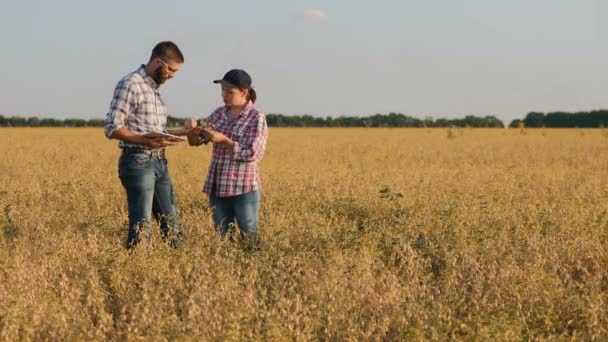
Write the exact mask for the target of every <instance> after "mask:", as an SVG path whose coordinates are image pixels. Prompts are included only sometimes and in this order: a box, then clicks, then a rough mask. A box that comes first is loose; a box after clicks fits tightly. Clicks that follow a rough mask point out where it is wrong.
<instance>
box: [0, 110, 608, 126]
mask: <svg viewBox="0 0 608 342" xmlns="http://www.w3.org/2000/svg"><path fill="white" fill-rule="evenodd" d="M266 120H267V122H268V126H270V127H494V128H500V127H504V124H503V122H502V121H501V120H500V119H498V118H496V117H495V116H493V115H487V116H475V115H467V116H465V117H464V118H457V119H445V118H438V119H433V118H424V119H419V118H416V117H412V116H408V115H404V114H401V113H389V114H375V115H371V116H365V117H359V116H340V117H330V116H327V117H315V116H312V115H284V114H268V115H266ZM521 121H523V123H524V126H525V127H555V128H560V127H563V128H566V127H581V128H596V127H607V126H608V110H596V111H591V112H576V113H569V112H551V113H546V114H545V113H540V112H530V113H528V114H527V115H526V117H525V118H524V119H515V120H513V121H511V123H510V124H509V127H518V125H519V123H520V122H521ZM183 122H184V118H178V117H173V116H169V117H168V119H167V126H170V127H178V126H181V125H182V124H183ZM103 126H104V120H103V119H88V120H86V119H54V118H38V117H36V116H33V117H19V116H11V117H4V116H3V115H0V127H103Z"/></svg>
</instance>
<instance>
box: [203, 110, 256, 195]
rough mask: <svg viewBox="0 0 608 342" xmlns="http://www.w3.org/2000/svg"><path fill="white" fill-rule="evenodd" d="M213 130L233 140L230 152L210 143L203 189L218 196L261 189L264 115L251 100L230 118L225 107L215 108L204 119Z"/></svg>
mask: <svg viewBox="0 0 608 342" xmlns="http://www.w3.org/2000/svg"><path fill="white" fill-rule="evenodd" d="M205 120H206V122H207V123H213V124H214V125H215V129H216V130H217V131H218V132H221V133H222V134H224V135H225V136H227V137H228V138H230V139H232V140H233V141H234V143H235V145H234V148H233V149H232V151H230V150H229V149H227V148H224V147H222V146H220V145H218V144H214V145H213V155H212V157H211V165H210V166H209V173H208V174H207V180H206V181H205V186H204V187H203V192H205V193H206V194H211V192H212V191H213V194H214V195H215V196H217V197H230V196H237V195H241V194H244V193H247V192H250V191H256V190H260V172H259V168H258V162H259V161H260V159H262V156H263V155H264V150H265V148H266V140H267V139H268V126H267V124H266V115H264V114H263V113H260V112H258V111H257V110H256V109H255V108H254V107H253V104H252V103H251V102H250V103H249V104H248V105H247V106H246V107H245V108H244V109H243V110H242V111H241V113H240V114H239V115H238V116H237V117H235V118H231V115H230V113H229V112H228V108H227V107H220V108H218V109H216V110H215V111H214V112H213V113H212V114H211V115H210V116H209V117H207V118H206V119H205Z"/></svg>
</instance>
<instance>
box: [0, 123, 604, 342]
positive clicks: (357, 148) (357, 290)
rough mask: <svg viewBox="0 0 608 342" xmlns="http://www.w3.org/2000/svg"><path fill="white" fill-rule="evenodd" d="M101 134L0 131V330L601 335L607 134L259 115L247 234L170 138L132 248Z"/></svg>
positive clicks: (198, 162)
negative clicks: (168, 181)
mask: <svg viewBox="0 0 608 342" xmlns="http://www.w3.org/2000/svg"><path fill="white" fill-rule="evenodd" d="M117 144H118V143H117V141H116V140H111V141H110V140H107V139H106V138H105V137H104V134H103V129H101V128H2V129H0V151H1V152H0V156H2V158H1V159H0V175H1V176H0V210H1V212H0V340H2V341H15V340H54V341H55V340H56V341H66V340H97V341H101V340H146V341H163V340H178V341H191V340H192V341H200V340H228V341H243V340H268V341H285V340H297V341H301V340H302V341H307V340H331V341H343V340H352V341H365V340H446V339H457V340H526V339H534V340H567V339H568V340H569V339H582V340H606V339H608V153H606V151H607V149H608V130H605V129H587V130H584V129H527V130H526V131H520V130H518V129H470V128H452V129H439V128H437V129H422V128H420V129H389V128H386V129H382V128H378V129H371V128H370V129H365V128H356V129H355V128H353V129H347V128H319V129H315V128H271V129H270V134H269V140H268V145H267V149H266V153H265V155H264V158H263V160H262V162H261V163H260V169H261V177H262V205H261V210H260V232H261V237H262V245H261V248H260V249H259V250H257V249H252V248H249V247H248V246H246V245H244V244H242V243H239V242H238V241H236V242H234V241H224V240H221V239H220V238H219V237H218V235H217V234H216V233H215V231H214V229H213V224H212V220H211V209H210V208H209V205H208V200H207V197H206V196H205V195H204V194H203V193H202V192H201V190H202V186H203V182H204V180H205V176H206V174H207V168H208V166H209V162H210V155H211V149H210V147H209V146H202V147H190V146H187V143H181V144H180V145H178V146H174V147H170V148H169V151H168V160H169V169H170V173H171V176H172V179H173V186H174V189H175V193H176V197H177V207H178V210H179V212H180V219H181V222H182V223H183V224H184V225H185V226H186V241H185V243H184V245H183V246H182V247H181V248H179V249H175V250H174V249H171V248H169V247H168V246H167V245H166V244H164V243H162V241H160V233H159V229H158V225H156V224H155V225H154V226H153V227H154V234H155V236H156V238H155V239H153V240H152V242H150V243H148V244H144V245H141V246H139V247H138V248H137V249H136V250H135V252H134V253H132V254H130V253H129V252H128V251H127V250H126V249H125V242H126V236H127V224H128V217H127V201H126V194H125V191H124V189H123V188H122V186H121V184H120V181H119V179H118V157H119V153H120V150H119V149H118V147H117Z"/></svg>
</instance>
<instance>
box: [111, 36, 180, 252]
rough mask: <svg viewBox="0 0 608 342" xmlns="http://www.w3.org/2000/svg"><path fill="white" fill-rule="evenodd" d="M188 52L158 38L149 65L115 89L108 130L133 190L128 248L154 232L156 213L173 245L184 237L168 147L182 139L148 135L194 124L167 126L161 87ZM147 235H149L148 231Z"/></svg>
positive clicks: (124, 182) (128, 187) (124, 179)
mask: <svg viewBox="0 0 608 342" xmlns="http://www.w3.org/2000/svg"><path fill="white" fill-rule="evenodd" d="M183 63H184V56H183V55H182V53H181V52H180V50H179V48H178V47H177V45H175V44H174V43H172V42H161V43H158V44H157V45H156V46H155V47H154V49H153V50H152V56H151V57H150V60H149V61H148V63H147V64H146V65H141V66H140V67H139V68H138V69H137V70H135V71H133V72H131V73H130V74H128V75H126V76H125V77H123V78H122V79H121V80H120V81H119V82H118V84H117V85H116V89H115V90H114V97H113V99H112V102H111V104H110V111H109V112H108V114H107V116H106V121H105V135H106V137H108V138H109V139H118V140H120V142H119V144H118V145H119V147H120V148H121V149H122V153H121V156H120V159H119V162H118V175H119V177H120V180H121V182H122V185H123V186H124V188H125V189H126V191H127V202H128V206H129V233H128V237H127V248H129V249H130V248H133V247H135V246H136V245H137V244H138V243H139V242H141V241H142V240H149V239H150V237H151V234H152V229H151V224H150V222H151V214H153V215H154V218H155V219H156V220H157V221H158V222H159V223H160V227H161V233H162V236H163V239H165V240H168V242H169V243H170V245H171V246H172V247H174V248H175V247H177V246H178V245H179V244H180V242H181V241H182V240H183V236H184V233H183V227H182V225H181V224H180V222H179V217H178V213H177V208H176V206H175V196H174V194H173V186H172V184H171V178H170V176H169V170H168V168H167V160H166V159H165V149H166V148H167V147H169V146H172V145H175V144H177V141H176V140H175V139H172V138H147V137H144V136H143V134H146V133H149V132H165V133H170V134H173V135H187V134H188V132H189V130H185V129H184V130H173V131H169V130H167V129H166V126H167V111H166V108H165V103H164V101H163V100H162V99H161V96H160V93H159V92H158V88H159V87H160V85H161V84H163V83H165V81H167V80H168V79H170V78H172V77H173V76H174V75H175V73H176V72H177V71H178V70H179V68H180V66H181V65H182V64H183ZM142 235H143V236H142Z"/></svg>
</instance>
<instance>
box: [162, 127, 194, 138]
mask: <svg viewBox="0 0 608 342" xmlns="http://www.w3.org/2000/svg"><path fill="white" fill-rule="evenodd" d="M189 132H190V130H189V129H186V128H184V129H168V130H167V133H169V134H173V135H178V136H184V135H188V133H189Z"/></svg>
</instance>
